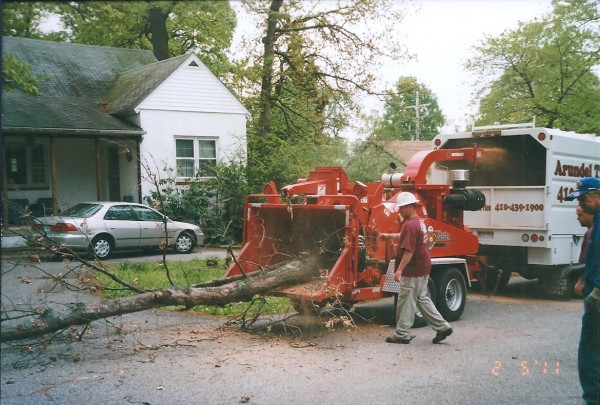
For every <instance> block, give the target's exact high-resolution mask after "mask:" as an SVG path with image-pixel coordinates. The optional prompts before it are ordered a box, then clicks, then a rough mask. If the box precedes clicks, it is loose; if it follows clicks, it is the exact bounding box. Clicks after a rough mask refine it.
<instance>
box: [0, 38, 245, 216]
mask: <svg viewBox="0 0 600 405" xmlns="http://www.w3.org/2000/svg"><path fill="white" fill-rule="evenodd" d="M2 45H3V55H4V56H3V57H5V56H8V55H13V56H15V57H17V58H18V59H20V60H22V61H24V62H27V63H28V64H30V66H31V71H32V73H34V74H44V75H45V79H42V85H41V87H40V92H41V95H40V96H39V97H36V96H32V95H28V94H25V93H22V92H20V91H12V92H8V91H5V90H3V98H2V112H3V122H2V135H3V136H2V141H3V151H4V152H3V154H4V159H3V165H4V167H3V169H4V173H5V176H4V178H3V201H4V214H3V217H4V221H5V223H7V222H9V223H10V222H16V221H18V220H19V214H18V209H17V207H18V206H25V205H29V206H30V208H31V209H32V211H34V210H35V211H36V212H37V213H38V214H39V213H40V212H39V211H40V210H42V211H43V212H41V214H44V213H46V214H47V213H49V212H56V211H57V210H60V209H64V208H66V207H68V206H71V205H73V204H75V203H77V202H80V201H90V200H113V201H118V200H123V199H125V200H131V201H136V202H142V199H143V197H144V196H145V195H148V194H149V193H150V190H151V187H153V186H152V185H151V184H150V183H148V181H147V180H146V179H147V178H148V177H149V176H148V175H149V174H150V173H151V174H154V175H159V176H164V175H166V172H164V171H163V170H164V169H165V168H170V169H173V171H172V174H176V176H177V181H178V183H179V184H185V183H186V181H187V180H188V179H189V178H190V177H192V176H193V175H194V174H195V173H196V172H197V171H198V170H201V171H202V170H204V173H206V175H210V172H209V170H208V171H207V170H206V169H207V168H210V167H211V166H212V165H214V164H215V163H216V162H218V161H228V160H231V159H233V158H245V155H246V119H247V117H248V115H249V112H248V110H247V109H246V108H245V107H244V106H243V105H242V104H241V103H240V102H239V101H238V100H237V99H236V98H235V96H234V95H233V94H232V93H231V92H230V91H229V90H228V89H227V87H226V86H225V85H224V84H223V83H222V82H221V81H220V80H219V79H218V78H217V77H216V76H214V75H213V74H212V73H211V72H210V70H209V69H208V68H207V67H206V66H205V65H204V64H203V63H202V62H201V61H200V59H199V58H198V57H197V56H196V55H194V54H193V53H190V54H187V55H182V56H179V57H175V58H172V59H168V60H164V61H160V62H158V61H157V60H156V58H155V57H154V56H153V55H152V53H151V52H149V51H140V50H131V49H120V48H109V47H101V46H90V45H79V44H71V43H61V42H51V41H40V40H32V39H23V38H10V37H4V38H3V44H2Z"/></svg>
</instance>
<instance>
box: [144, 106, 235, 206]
mask: <svg viewBox="0 0 600 405" xmlns="http://www.w3.org/2000/svg"><path fill="white" fill-rule="evenodd" d="M140 123H141V126H142V128H144V129H145V130H146V131H147V132H146V134H145V135H144V140H143V141H142V143H141V156H142V159H141V161H142V196H146V195H149V194H150V192H151V191H152V190H153V189H154V186H153V185H152V184H151V183H149V182H148V181H147V180H146V179H147V177H148V170H146V169H145V168H144V167H147V168H150V170H151V171H153V172H154V173H153V174H158V175H159V176H160V177H162V178H164V177H166V176H167V173H165V172H164V169H165V168H171V169H175V167H176V161H175V137H185V136H190V137H206V138H207V139H216V140H217V161H219V162H230V161H231V160H233V159H238V158H240V157H241V158H242V159H245V157H246V116H245V114H221V113H214V112H211V113H199V112H189V111H157V110H145V109H142V110H141V111H140ZM156 171H159V173H155V172H156Z"/></svg>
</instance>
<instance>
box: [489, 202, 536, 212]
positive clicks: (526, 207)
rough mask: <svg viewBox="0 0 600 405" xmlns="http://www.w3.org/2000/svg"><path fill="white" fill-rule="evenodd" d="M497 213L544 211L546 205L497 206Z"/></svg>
mask: <svg viewBox="0 0 600 405" xmlns="http://www.w3.org/2000/svg"><path fill="white" fill-rule="evenodd" d="M495 210H496V211H513V212H521V211H529V212H534V211H543V210H544V204H496V208H495Z"/></svg>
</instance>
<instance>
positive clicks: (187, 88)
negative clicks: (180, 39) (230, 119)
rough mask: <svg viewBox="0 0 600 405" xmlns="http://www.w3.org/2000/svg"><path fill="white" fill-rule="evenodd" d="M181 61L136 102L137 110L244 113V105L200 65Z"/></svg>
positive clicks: (245, 112) (189, 60) (245, 111)
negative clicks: (154, 87)
mask: <svg viewBox="0 0 600 405" xmlns="http://www.w3.org/2000/svg"><path fill="white" fill-rule="evenodd" d="M191 60H194V59H193V57H191V58H190V59H188V60H187V61H186V62H185V63H183V64H182V66H180V67H179V68H178V69H177V70H176V71H175V72H174V73H173V74H172V75H171V76H170V77H169V78H168V79H167V80H165V81H164V82H163V83H162V84H161V85H159V86H158V87H157V88H156V90H154V91H153V92H152V94H150V96H148V97H147V98H146V99H145V100H144V101H142V102H141V103H140V105H139V106H138V108H137V109H138V110H142V109H144V110H150V109H153V110H179V111H196V112H215V113H225V114H247V113H248V111H247V110H246V109H245V108H244V106H243V105H242V104H241V103H240V102H239V101H238V100H237V99H236V98H235V97H234V96H233V94H231V93H230V92H229V90H228V89H227V87H225V85H224V84H223V83H221V81H219V79H217V78H216V77H215V76H214V75H213V74H212V73H211V72H210V70H208V68H206V66H204V65H201V64H200V65H199V66H189V63H190V62H191Z"/></svg>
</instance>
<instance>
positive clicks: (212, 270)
mask: <svg viewBox="0 0 600 405" xmlns="http://www.w3.org/2000/svg"><path fill="white" fill-rule="evenodd" d="M207 261H208V262H209V263H211V264H212V263H214V262H215V261H216V260H215V259H207V260H192V261H190V262H167V266H168V268H169V274H170V276H171V280H173V283H174V284H175V285H177V286H188V285H194V284H198V283H202V282H205V281H210V280H215V279H220V278H222V277H223V275H224V274H225V271H226V266H225V263H224V261H223V260H218V261H217V264H216V265H211V266H208V265H207ZM109 271H110V272H111V273H113V274H114V275H115V276H116V277H117V278H119V279H121V280H123V281H125V282H127V283H129V284H131V285H135V286H136V287H138V288H141V289H144V290H152V289H157V288H165V287H169V286H170V284H169V281H168V279H167V275H166V271H165V267H164V266H163V264H162V263H121V264H118V265H116V266H113V267H111V268H109ZM98 279H99V283H100V285H101V288H102V289H103V291H104V294H105V295H106V297H107V298H120V297H126V296H129V295H133V294H135V292H133V291H130V290H127V289H123V288H122V286H121V285H119V284H117V283H116V282H114V281H113V280H111V279H110V278H109V277H107V276H105V275H99V277H98ZM249 305H250V302H235V303H231V304H227V305H225V306H223V307H217V306H208V305H198V306H196V307H194V308H192V311H194V312H201V313H207V314H212V315H226V316H235V315H240V314H242V313H243V312H244V311H246V309H248V307H249ZM171 308H174V309H181V308H182V307H171ZM259 311H260V312H261V313H264V314H276V313H285V312H293V311H294V309H293V307H292V304H291V303H290V301H289V300H288V299H287V298H280V297H264V298H263V297H254V302H253V305H252V306H251V307H250V308H249V309H248V314H249V315H252V314H254V313H256V312H259Z"/></svg>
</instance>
